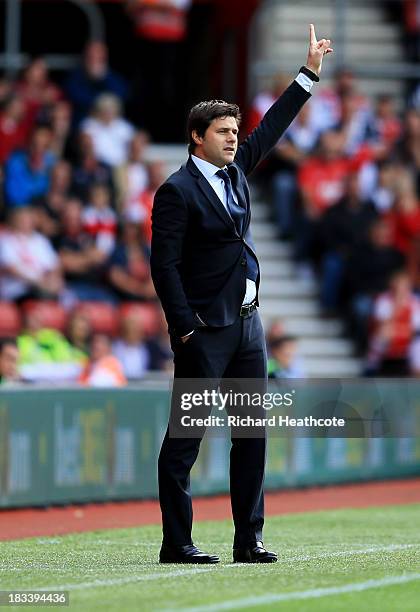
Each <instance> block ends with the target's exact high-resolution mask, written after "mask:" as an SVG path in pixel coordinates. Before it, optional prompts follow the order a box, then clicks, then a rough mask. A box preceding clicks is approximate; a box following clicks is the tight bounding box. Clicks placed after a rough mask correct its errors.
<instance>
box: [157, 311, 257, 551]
mask: <svg viewBox="0 0 420 612" xmlns="http://www.w3.org/2000/svg"><path fill="white" fill-rule="evenodd" d="M172 348H173V350H174V363H175V373H174V378H175V384H176V379H177V378H182V379H188V378H203V379H204V378H206V379H212V381H214V380H218V381H220V380H221V379H223V378H229V379H232V378H238V379H239V378H254V379H259V380H260V381H261V383H262V384H263V386H265V381H266V378H267V366H266V364H267V356H266V346H265V337H264V332H263V327H262V324H261V320H260V317H259V315H258V312H257V311H253V312H252V313H251V314H250V315H249V316H247V317H239V316H238V318H237V320H236V321H235V322H234V323H233V324H232V325H229V326H228V327H220V328H215V327H200V328H197V329H196V330H195V331H194V333H193V334H192V336H191V338H190V339H189V340H188V341H187V342H186V343H183V342H182V341H181V340H180V339H179V338H172ZM172 410H174V407H173V406H172ZM201 439H202V437H199V438H191V439H185V438H175V437H171V436H170V435H169V427H168V430H167V432H166V435H165V438H164V440H163V443H162V448H161V451H160V456H159V463H158V477H159V500H160V506H161V511H162V524H163V542H164V544H166V545H168V546H184V545H187V544H192V539H191V531H192V521H193V510H192V500H191V490H190V471H191V468H192V466H193V465H194V463H195V460H196V459H197V456H198V452H199V448H200V443H201ZM265 456H266V438H265V435H264V434H263V435H261V436H260V437H258V438H249V437H246V438H243V437H236V436H232V448H231V452H230V495H231V505H232V515H233V521H234V525H235V535H234V543H233V545H234V547H235V548H236V547H242V546H246V545H247V544H250V543H252V542H255V541H260V540H262V528H263V524H264V496H263V481H264V468H265Z"/></svg>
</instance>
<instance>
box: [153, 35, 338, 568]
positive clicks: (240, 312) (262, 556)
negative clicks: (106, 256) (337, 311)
mask: <svg viewBox="0 0 420 612" xmlns="http://www.w3.org/2000/svg"><path fill="white" fill-rule="evenodd" d="M330 44H331V43H330V41H329V40H325V39H322V40H320V41H317V39H316V36H315V31H314V27H313V25H311V26H310V43H309V52H308V59H307V63H306V66H302V68H301V70H300V73H299V75H298V76H297V77H296V79H295V81H293V83H292V84H291V85H290V86H289V88H288V89H287V90H286V91H285V92H284V93H283V95H282V96H281V97H280V98H279V99H278V100H277V101H276V102H275V103H274V105H273V106H272V107H271V108H270V109H269V111H268V112H267V113H266V115H265V117H264V118H263V120H262V122H261V123H260V125H259V126H258V127H257V128H256V129H255V130H254V131H253V132H252V133H251V134H250V135H249V136H248V138H247V139H246V140H245V141H244V142H243V143H242V144H241V145H240V146H239V147H238V126H239V123H240V113H239V108H238V107H237V106H236V105H234V104H228V103H226V102H223V101H219V100H212V101H208V102H201V103H200V104H197V105H196V106H194V107H193V108H192V109H191V111H190V115H189V119H188V135H189V140H190V143H189V152H190V157H189V159H188V161H187V163H186V165H185V166H182V167H181V169H180V170H178V172H175V173H174V174H173V175H172V176H170V177H169V178H168V180H167V181H166V182H165V183H164V184H163V185H162V186H161V187H160V189H159V190H158V192H157V194H156V196H155V200H154V205H153V212H152V256H151V267H152V277H153V281H154V284H155V287H156V291H157V294H158V296H159V298H160V300H161V302H162V306H163V309H164V311H165V315H166V319H167V322H168V326H169V333H170V337H171V344H172V348H173V351H174V363H175V374H174V376H175V379H188V378H189V379H192V378H202V379H211V380H213V381H214V380H220V379H222V378H254V379H261V380H265V379H266V377H267V365H266V361H267V360H266V351H265V340H264V332H263V328H262V325H261V322H260V319H259V316H258V312H257V307H258V286H259V281H260V270H259V265H258V260H257V256H256V254H255V249H254V245H253V242H252V238H251V234H250V229H249V224H250V194H249V188H248V183H247V180H246V176H247V175H248V174H249V173H250V172H252V170H253V169H254V168H255V166H256V165H257V164H258V163H259V162H260V161H261V160H262V159H264V157H265V156H266V155H267V154H268V153H269V151H270V150H271V149H272V148H273V147H274V145H275V144H276V143H277V141H278V139H279V138H280V136H281V135H282V134H283V132H284V131H285V129H286V128H287V127H288V126H289V125H290V123H291V121H292V120H293V119H294V118H295V117H296V115H297V113H298V112H299V110H300V108H301V107H302V106H303V104H304V103H305V102H306V101H307V100H308V99H309V97H310V93H309V91H310V89H311V87H312V84H313V81H318V80H319V76H318V75H319V73H320V70H321V64H322V58H323V56H324V55H325V54H327V53H329V52H331V51H332V49H331V48H330ZM172 410H173V411H174V405H173V406H172ZM200 442H201V436H198V437H196V438H188V439H187V438H180V437H174V436H171V435H170V430H169V428H168V431H167V432H166V435H165V438H164V441H163V444H162V449H161V452H160V456H159V469H158V471H159V499H160V505H161V510H162V522H163V543H162V548H161V551H160V562H161V563H217V562H218V561H219V558H218V557H217V556H215V555H210V554H207V553H204V552H202V551H200V550H199V549H198V548H197V547H195V546H194V544H193V542H192V539H191V530H192V503H191V493H190V480H189V475H190V471H191V468H192V466H193V464H194V462H195V460H196V458H197V455H198V451H199V446H200ZM265 452H266V440H265V436H260V437H258V438H257V437H255V438H241V437H237V438H236V437H232V450H231V455H230V492H231V502H232V514H233V520H234V524H235V536H234V543H233V559H234V561H235V562H245V563H272V562H274V561H277V555H276V554H275V553H273V552H270V551H267V550H266V549H265V548H264V546H263V544H262V527H263V523H264V500H263V479H264V466H265Z"/></svg>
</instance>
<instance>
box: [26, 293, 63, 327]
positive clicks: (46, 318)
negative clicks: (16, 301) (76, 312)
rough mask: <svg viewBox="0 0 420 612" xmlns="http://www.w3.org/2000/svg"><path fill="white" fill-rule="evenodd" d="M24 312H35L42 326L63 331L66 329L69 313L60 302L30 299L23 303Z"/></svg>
mask: <svg viewBox="0 0 420 612" xmlns="http://www.w3.org/2000/svg"><path fill="white" fill-rule="evenodd" d="M22 312H23V314H25V315H26V314H32V313H33V314H35V315H36V316H37V317H38V319H39V321H40V323H41V326H42V327H48V328H50V329H58V331H61V332H63V331H64V330H65V329H66V324H67V313H66V311H65V310H64V308H63V307H62V306H61V305H60V304H59V303H58V302H53V301H51V300H28V301H26V302H24V303H23V304H22Z"/></svg>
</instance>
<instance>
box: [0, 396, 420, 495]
mask: <svg viewBox="0 0 420 612" xmlns="http://www.w3.org/2000/svg"><path fill="white" fill-rule="evenodd" d="M168 405H169V402H168V392H167V391H165V390H134V389H125V390H107V391H100V390H89V391H87V390H76V389H75V390H51V391H47V390H38V389H36V390H16V391H12V390H10V391H6V390H2V392H1V396H0V506H2V507H7V506H24V505H45V504H52V503H67V502H84V501H102V500H107V499H129V498H131V499H132V498H151V497H156V493H157V483H156V462H157V455H158V452H159V447H160V442H161V439H162V437H163V434H164V431H165V429H166V423H167V415H168ZM229 449H230V441H229V439H226V438H208V439H205V440H204V442H203V444H202V448H201V452H200V455H199V459H198V461H197V463H196V465H195V466H194V470H193V490H194V492H195V493H196V494H203V495H207V494H211V493H216V492H226V491H228V486H229V485H228V464H229ZM418 473H420V438H419V437H417V438H414V437H413V438H400V439H390V438H389V439H381V438H373V439H344V438H342V439H318V438H271V439H270V441H269V453H268V459H267V473H266V475H267V476H266V484H267V488H277V487H293V486H298V485H310V484H322V483H337V482H343V481H346V480H363V479H370V478H386V477H395V476H406V475H412V474H418Z"/></svg>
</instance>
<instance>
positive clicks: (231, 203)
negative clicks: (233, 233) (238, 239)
mask: <svg viewBox="0 0 420 612" xmlns="http://www.w3.org/2000/svg"><path fill="white" fill-rule="evenodd" d="M216 174H217V176H219V177H220V178H221V179H222V180H223V182H224V184H225V190H226V201H227V208H228V211H229V213H230V216H231V217H232V219H233V222H234V224H235V227H236V229H237V231H238V233H239V234H241V233H242V222H243V219H244V216H245V211H244V209H243V208H242V207H241V206H239V204H237V203H236V202H235V200H234V198H233V187H232V181H231V180H230V176H229V174H228V172H227V170H218V172H216Z"/></svg>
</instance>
